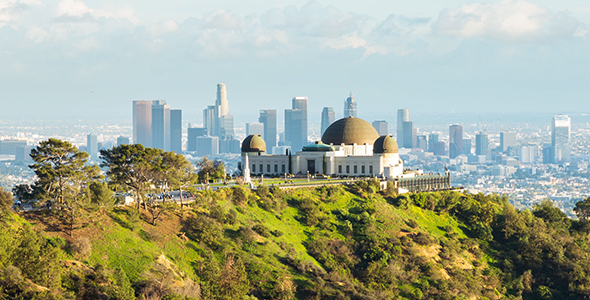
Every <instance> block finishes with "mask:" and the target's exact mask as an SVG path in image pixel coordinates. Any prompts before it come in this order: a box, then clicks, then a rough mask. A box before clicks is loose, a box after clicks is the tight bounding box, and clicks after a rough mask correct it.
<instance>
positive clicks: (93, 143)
mask: <svg viewBox="0 0 590 300" xmlns="http://www.w3.org/2000/svg"><path fill="white" fill-rule="evenodd" d="M86 152H88V154H89V155H90V160H94V159H98V140H97V139H96V135H94V134H89V135H88V136H87V137H86Z"/></svg>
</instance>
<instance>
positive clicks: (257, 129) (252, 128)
mask: <svg viewBox="0 0 590 300" xmlns="http://www.w3.org/2000/svg"><path fill="white" fill-rule="evenodd" d="M251 134H258V135H260V136H261V137H262V139H264V124H262V123H257V122H252V123H246V136H248V135H251Z"/></svg>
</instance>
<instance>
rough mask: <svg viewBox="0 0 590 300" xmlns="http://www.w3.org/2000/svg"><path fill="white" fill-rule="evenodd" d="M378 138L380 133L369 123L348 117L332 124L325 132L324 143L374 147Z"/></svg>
mask: <svg viewBox="0 0 590 300" xmlns="http://www.w3.org/2000/svg"><path fill="white" fill-rule="evenodd" d="M378 138H379V133H377V130H375V128H374V127H373V126H372V125H371V124H369V122H367V121H365V120H363V119H359V118H355V117H348V118H342V119H340V120H338V121H336V122H334V123H332V125H330V126H329V127H328V128H327V129H326V131H325V132H324V135H323V136H322V142H323V143H324V144H328V145H329V144H334V145H340V144H345V145H352V144H357V145H364V144H369V145H373V143H374V142H375V140H376V139H378Z"/></svg>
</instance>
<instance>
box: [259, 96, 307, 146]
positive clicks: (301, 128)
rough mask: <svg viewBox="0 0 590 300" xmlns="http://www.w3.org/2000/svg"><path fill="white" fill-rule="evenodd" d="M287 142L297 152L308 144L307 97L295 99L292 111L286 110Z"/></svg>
mask: <svg viewBox="0 0 590 300" xmlns="http://www.w3.org/2000/svg"><path fill="white" fill-rule="evenodd" d="M285 141H286V142H288V143H290V144H291V149H293V150H295V151H299V150H300V149H302V148H303V146H305V145H306V144H307V97H295V98H293V101H292V109H285ZM267 147H268V146H267Z"/></svg>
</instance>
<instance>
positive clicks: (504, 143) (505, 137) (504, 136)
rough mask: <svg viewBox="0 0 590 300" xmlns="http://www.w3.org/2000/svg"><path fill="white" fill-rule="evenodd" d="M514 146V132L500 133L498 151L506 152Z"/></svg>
mask: <svg viewBox="0 0 590 300" xmlns="http://www.w3.org/2000/svg"><path fill="white" fill-rule="evenodd" d="M515 146H516V132H500V151H501V152H506V151H507V150H508V147H515Z"/></svg>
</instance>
